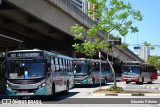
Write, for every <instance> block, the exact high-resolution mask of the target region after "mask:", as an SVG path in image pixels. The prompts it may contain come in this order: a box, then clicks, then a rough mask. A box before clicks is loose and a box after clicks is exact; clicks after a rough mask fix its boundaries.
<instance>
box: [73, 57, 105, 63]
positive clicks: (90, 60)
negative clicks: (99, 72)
mask: <svg viewBox="0 0 160 107" xmlns="http://www.w3.org/2000/svg"><path fill="white" fill-rule="evenodd" d="M73 60H78V61H89V62H102V63H107V61H104V60H100V59H89V58H88V59H87V58H73Z"/></svg>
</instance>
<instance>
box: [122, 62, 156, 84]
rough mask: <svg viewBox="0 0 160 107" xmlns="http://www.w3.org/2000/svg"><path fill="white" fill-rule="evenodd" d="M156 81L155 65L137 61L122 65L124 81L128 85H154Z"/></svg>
mask: <svg viewBox="0 0 160 107" xmlns="http://www.w3.org/2000/svg"><path fill="white" fill-rule="evenodd" d="M156 79H157V70H156V69H155V67H154V66H153V65H148V64H145V63H140V62H137V61H126V62H123V64H122V81H126V84H129V83H130V82H136V83H137V84H138V83H140V84H143V82H147V83H152V81H154V80H156Z"/></svg>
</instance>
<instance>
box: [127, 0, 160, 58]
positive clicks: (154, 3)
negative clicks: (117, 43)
mask: <svg viewBox="0 0 160 107" xmlns="http://www.w3.org/2000/svg"><path fill="white" fill-rule="evenodd" d="M124 1H127V2H130V3H131V4H132V7H133V8H134V9H138V10H140V11H141V14H142V16H143V20H142V21H141V22H136V23H134V25H135V26H137V27H138V29H139V32H138V33H133V34H130V33H129V34H128V35H127V36H126V37H125V38H126V42H127V43H128V44H129V45H130V46H129V49H131V50H132V51H136V50H134V49H133V47H134V46H135V45H136V44H137V42H138V43H139V44H142V43H143V42H144V41H147V42H149V43H151V44H153V45H158V44H160V36H159V35H160V32H159V31H160V0H124ZM137 38H138V41H137ZM150 54H151V55H158V56H160V48H159V49H158V48H157V49H155V50H151V51H150Z"/></svg>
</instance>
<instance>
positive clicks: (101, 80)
mask: <svg viewBox="0 0 160 107" xmlns="http://www.w3.org/2000/svg"><path fill="white" fill-rule="evenodd" d="M99 59H100V63H99V69H100V71H99V72H100V91H101V81H102V80H101V79H102V69H101V52H100V51H99Z"/></svg>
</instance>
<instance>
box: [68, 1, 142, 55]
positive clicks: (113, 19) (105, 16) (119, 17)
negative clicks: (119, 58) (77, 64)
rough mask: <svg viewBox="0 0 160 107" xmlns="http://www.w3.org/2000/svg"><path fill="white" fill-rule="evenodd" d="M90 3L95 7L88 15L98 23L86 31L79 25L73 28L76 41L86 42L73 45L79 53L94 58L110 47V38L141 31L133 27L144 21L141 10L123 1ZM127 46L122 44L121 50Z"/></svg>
mask: <svg viewBox="0 0 160 107" xmlns="http://www.w3.org/2000/svg"><path fill="white" fill-rule="evenodd" d="M88 1H89V3H90V4H93V5H94V9H89V10H88V15H89V16H91V17H92V18H93V19H98V21H97V23H96V24H95V25H93V26H92V27H91V28H89V29H86V30H85V29H84V27H82V26H79V25H78V24H76V25H75V26H72V27H71V31H72V32H73V33H74V34H75V35H74V36H75V39H80V40H83V41H84V42H83V43H82V44H74V45H73V47H74V48H75V49H76V51H77V52H80V53H84V54H86V55H87V56H93V55H95V54H96V53H97V52H98V51H100V50H103V49H105V50H106V48H108V47H109V44H108V43H107V41H108V40H109V36H111V35H112V36H114V35H119V36H126V35H127V34H128V33H129V32H131V33H136V32H138V31H139V30H138V27H135V26H133V22H136V21H142V18H143V17H142V15H141V13H140V11H139V10H135V9H133V8H132V6H131V4H130V3H125V2H124V1H123V0H88ZM99 31H102V32H103V33H104V36H105V37H102V36H99V35H98V34H99ZM83 34H85V35H83ZM127 46H128V45H127V44H122V45H121V46H120V48H127Z"/></svg>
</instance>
